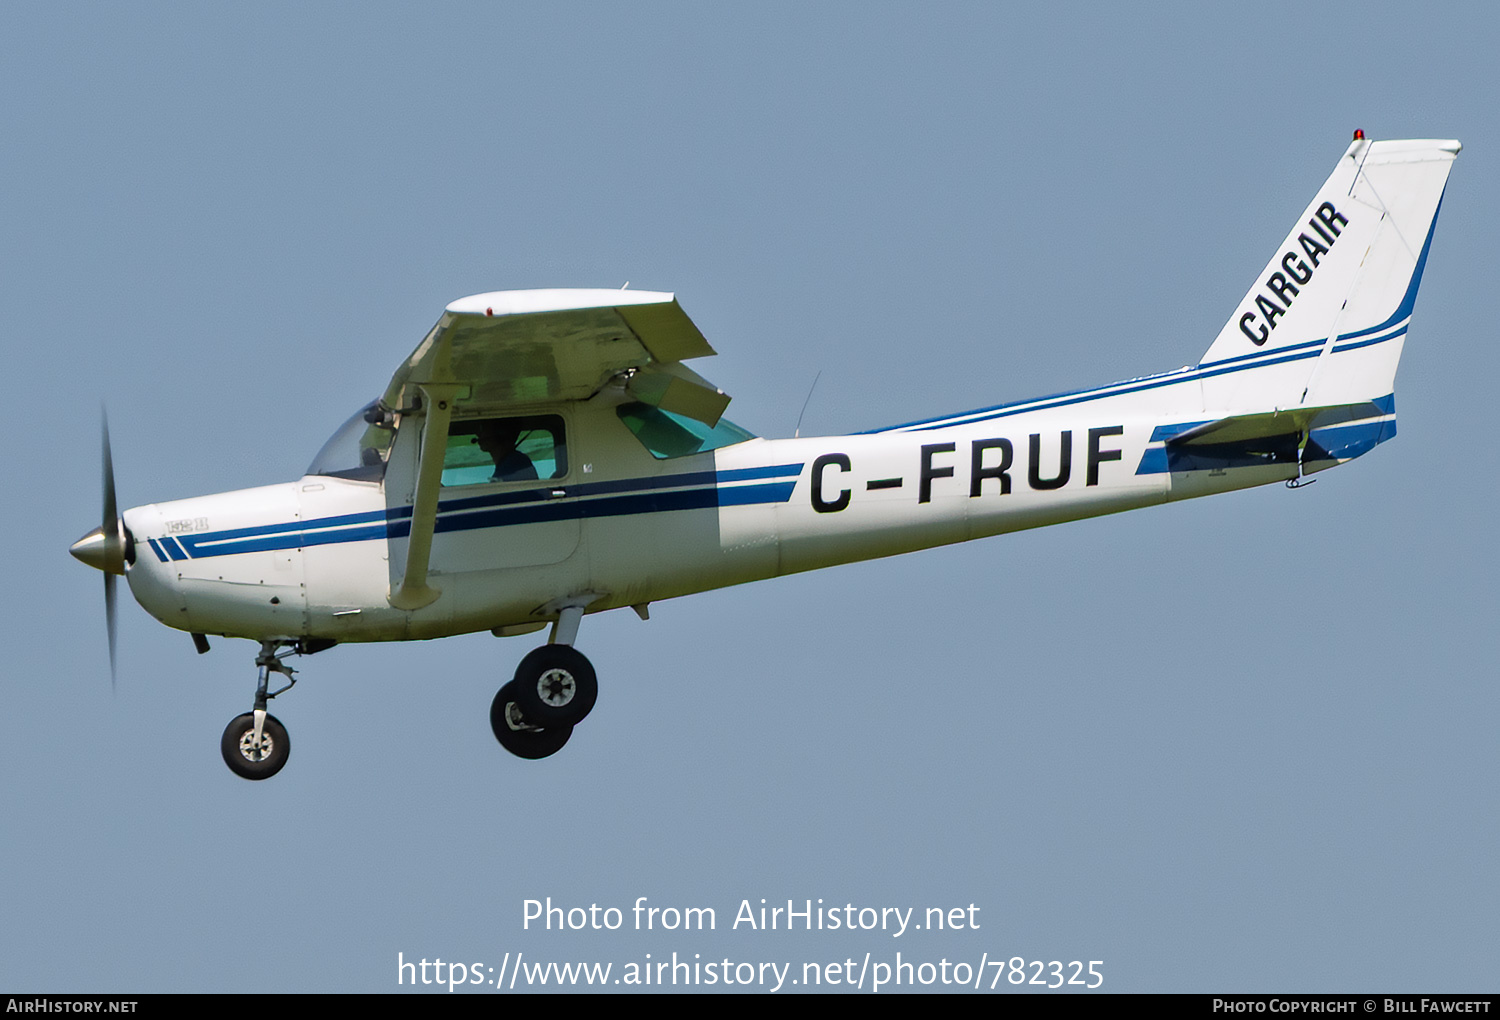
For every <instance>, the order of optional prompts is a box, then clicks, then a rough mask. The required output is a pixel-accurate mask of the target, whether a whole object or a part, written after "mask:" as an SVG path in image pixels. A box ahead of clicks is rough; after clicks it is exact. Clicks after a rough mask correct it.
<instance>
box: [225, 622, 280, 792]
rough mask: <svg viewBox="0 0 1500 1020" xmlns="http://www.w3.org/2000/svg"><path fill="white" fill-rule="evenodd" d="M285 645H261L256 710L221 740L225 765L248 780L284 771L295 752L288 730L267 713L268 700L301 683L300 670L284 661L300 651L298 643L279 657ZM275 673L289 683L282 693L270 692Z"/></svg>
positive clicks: (233, 725)
mask: <svg viewBox="0 0 1500 1020" xmlns="http://www.w3.org/2000/svg"><path fill="white" fill-rule="evenodd" d="M284 644H287V642H283V641H262V642H261V643H260V655H258V656H256V659H255V664H256V665H257V666H259V667H260V678H259V680H258V681H257V682H256V685H255V710H254V711H252V712H246V713H245V714H244V715H241V716H236V717H235V719H234V720H233V721H232V722H230V724H229V725H228V726H227V727H225V729H224V736H223V737H222V738H221V739H220V740H219V752H220V753H221V754H223V756H224V764H225V765H228V766H229V770H230V771H231V772H233V773H234V774H235V775H237V776H240V777H242V778H244V779H270V778H271V777H272V776H274V775H275V774H276V773H278V772H280V771H281V769H282V766H284V765H285V764H286V759H287V756H288V755H289V754H290V753H291V750H292V742H291V738H289V737H288V736H287V732H286V727H285V726H283V725H281V722H280V720H278V719H277V718H276V717H275V716H274V715H271V714H269V713H268V712H267V711H266V702H267V701H270V700H271V699H272V698H274V697H276V695H278V694H284V693H285V692H287V691H289V690H291V689H292V688H293V687H294V686H296V683H297V678H296V677H295V676H293V675H292V674H294V673H295V672H296V670H294V669H292V667H290V666H288V665H287V664H286V663H284V662H282V661H281V660H282V658H283V657H284V656H286V655H290V654H291V653H292V652H293V651H298V650H299V648H298V646H297V645H296V644H291V645H289V647H288V651H286V652H281V653H280V654H278V650H279V649H280V648H281V647H282V645H284ZM272 673H280V674H282V675H283V676H285V677H286V678H287V681H288V683H287V685H286V686H285V687H283V688H281V689H280V690H277V691H271V692H269V693H267V691H266V688H267V687H269V686H270V683H269V681H270V677H271V674H272Z"/></svg>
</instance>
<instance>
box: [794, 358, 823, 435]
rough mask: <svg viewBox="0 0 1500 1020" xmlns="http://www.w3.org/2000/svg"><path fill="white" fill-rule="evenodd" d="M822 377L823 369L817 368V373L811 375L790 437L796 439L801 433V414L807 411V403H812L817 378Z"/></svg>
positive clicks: (816, 386)
mask: <svg viewBox="0 0 1500 1020" xmlns="http://www.w3.org/2000/svg"><path fill="white" fill-rule="evenodd" d="M822 377H823V370H822V369H821V368H820V369H818V374H817V375H815V376H813V381H812V385H811V386H809V387H808V388H807V399H806V400H804V401H802V410H801V412H799V413H798V415H797V427H796V428H794V429H793V430H792V438H793V439H797V438H799V437H800V436H801V435H802V415H804V414H806V413H807V405H808V404H810V403H812V395H813V390H815V389H817V388H818V380H819V379H821V378H822Z"/></svg>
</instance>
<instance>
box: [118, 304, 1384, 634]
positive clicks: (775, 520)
mask: <svg viewBox="0 0 1500 1020" xmlns="http://www.w3.org/2000/svg"><path fill="white" fill-rule="evenodd" d="M1402 332H1403V333H1404V329H1403V330H1402ZM1401 342H1402V338H1401V335H1400V334H1393V335H1392V336H1391V337H1390V338H1389V340H1388V341H1386V343H1389V344H1390V345H1391V346H1397V345H1399V344H1400V343H1401ZM1382 346H1385V344H1381V345H1379V346H1376V347H1371V346H1365V347H1362V348H1360V349H1359V350H1350V351H1349V352H1348V353H1339V354H1334V355H1333V356H1334V357H1335V358H1338V359H1340V360H1341V362H1347V364H1346V365H1345V366H1344V367H1347V368H1350V369H1355V368H1357V365H1356V364H1355V362H1357V361H1359V360H1362V359H1363V358H1365V357H1374V356H1376V355H1377V354H1378V355H1379V356H1381V357H1382V358H1385V359H1388V358H1390V356H1391V355H1392V354H1393V353H1396V352H1393V351H1390V350H1388V349H1387V350H1385V351H1380V350H1379V347H1382ZM1317 354H1318V351H1317V350H1315V349H1314V350H1310V351H1309V352H1308V353H1307V359H1312V358H1315V357H1316V356H1317ZM1311 365H1312V361H1310V360H1306V359H1303V358H1288V357H1286V356H1281V357H1279V358H1276V359H1274V360H1273V359H1271V358H1270V357H1269V356H1268V357H1267V358H1263V359H1251V360H1249V361H1246V362H1245V363H1243V364H1235V365H1230V366H1228V367H1219V368H1215V367H1213V366H1199V367H1198V368H1194V369H1183V370H1181V371H1178V372H1174V373H1169V374H1167V375H1163V376H1155V377H1148V378H1145V379H1140V380H1133V381H1129V382H1125V383H1118V384H1115V385H1114V386H1109V387H1104V388H1101V389H1098V390H1092V391H1086V392H1082V393H1077V394H1065V395H1060V396H1057V397H1049V398H1044V399H1041V400H1035V401H1029V402H1026V403H1022V404H1014V405H1008V406H1003V407H997V408H990V409H987V410H983V411H975V412H970V413H968V414H965V415H958V416H955V417H953V418H949V419H941V420H937V421H934V422H931V423H915V424H912V425H907V426H898V427H896V428H894V429H888V430H884V431H878V432H873V433H867V434H862V435H852V436H837V437H819V438H806V439H781V440H765V439H754V440H750V441H748V442H743V443H739V444H737V445H733V446H728V447H724V448H722V449H719V450H716V451H713V452H709V453H700V454H693V455H689V456H685V457H677V458H673V459H668V460H658V459H656V458H654V457H653V456H652V455H651V454H650V453H649V452H647V450H646V449H645V447H644V446H642V445H641V443H640V442H638V441H637V440H636V437H635V436H634V435H632V434H631V432H630V431H629V430H628V429H627V428H626V427H625V426H624V425H623V424H622V423H621V422H620V420H619V419H618V418H617V416H616V414H615V408H616V406H617V405H618V404H619V403H620V402H621V401H622V400H624V399H626V397H625V396H624V394H623V393H621V392H619V391H617V390H614V389H606V390H605V391H604V392H602V393H600V394H599V395H597V396H596V397H595V398H594V399H592V400H589V401H586V402H573V403H568V404H560V405H555V406H539V407H537V408H535V409H532V410H534V411H535V412H537V413H542V412H545V413H548V414H556V415H560V416H562V417H563V418H564V419H565V421H566V422H567V427H568V430H569V435H570V437H571V438H570V442H571V443H572V444H573V445H572V446H571V448H570V454H569V469H568V473H567V475H566V476H565V477H562V478H558V479H553V480H550V481H547V482H537V481H527V482H495V483H491V484H485V485H470V486H464V487H462V488H455V489H444V490H443V493H442V498H441V502H440V504H439V516H438V522H437V527H436V533H435V536H434V540H433V546H432V555H431V561H430V569H429V583H430V584H431V585H432V587H434V588H436V589H438V590H439V591H440V592H441V593H442V594H441V596H440V597H438V598H437V599H436V601H434V602H433V603H432V604H431V605H428V606H425V607H423V608H420V609H415V610H404V609H396V608H393V607H392V606H391V605H390V602H389V601H388V598H389V595H390V593H391V591H392V590H394V588H395V587H396V586H398V585H399V583H400V579H401V576H402V573H403V571H404V569H405V556H406V545H407V534H408V533H409V530H410V520H411V507H412V501H413V492H414V486H415V479H416V474H417V460H418V456H419V449H420V446H421V443H420V430H421V425H422V419H421V418H420V417H417V418H411V419H407V420H405V421H404V422H403V423H402V424H401V425H400V427H398V429H397V432H396V438H395V441H394V444H393V445H392V448H391V453H390V457H389V462H388V467H387V469H386V472H385V476H384V478H383V480H381V481H350V480H346V479H342V478H338V477H331V476H321V475H308V476H305V477H303V478H302V479H300V480H299V481H297V482H293V483H288V484H284V485H275V486H268V487H264V488H257V489H246V490H241V491H238V492H228V493H221V494H218V495H213V496H204V497H199V498H195V499H186V500H178V501H175V502H171V503H162V504H153V505H148V506H142V507H137V508H135V509H133V510H130V511H128V512H127V513H126V515H125V522H126V524H127V526H128V527H129V529H130V531H131V533H132V534H133V536H134V538H135V541H136V545H135V562H134V563H133V565H132V567H131V569H130V571H129V579H130V585H131V589H132V591H133V593H134V594H135V597H136V598H137V600H138V601H140V603H141V604H142V605H143V606H144V607H145V608H146V609H147V610H148V611H149V612H150V613H151V614H152V615H153V616H155V617H156V618H157V619H159V620H161V621H162V622H163V623H166V624H168V625H169V626H172V627H176V628H178V629H181V630H186V631H193V632H198V633H203V634H222V635H227V636H236V637H247V638H255V639H259V640H267V639H286V640H291V639H296V638H314V639H331V640H336V641H391V640H402V639H408V638H433V637H441V636H445V635H450V634H460V633H466V632H472V631H479V630H489V629H499V628H512V629H516V628H521V627H524V626H525V625H527V624H540V623H542V622H544V621H546V620H548V619H551V618H553V617H555V615H556V610H557V606H558V605H559V604H560V603H561V602H562V601H566V600H574V601H580V602H586V603H587V606H588V611H589V612H597V611H601V610H605V609H612V608H617V607H621V606H633V605H641V604H644V603H649V602H653V601H656V600H659V599H666V598H673V597H676V596H679V595H686V594H689V593H692V592H697V591H704V590H708V589H711V588H718V587H723V586H726V585H731V584H739V583H742V582H745V581H753V580H757V579H760V578H767V577H774V576H777V575H780V574H788V573H794V572H797V571H802V570H810V569H813V568H817V567H826V566H832V565H834V564H838V563H847V562H852V561H856V560H864V559H870V558H874V557H880V556H889V555H892V554H895V553H901V552H908V551H911V550H915V549H922V548H927V547H930V546H936V545H943V544H947V543H951V542H961V541H965V540H968V539H972V538H980V537H984V536H987V535H996V534H1001V533H1004V532H1009V531H1017V530H1020V529H1024V528H1033V527H1038V526H1041V525H1046V524H1055V523H1059V522H1062V521H1069V520H1076V519H1079V518H1084V517H1093V516H1097V515H1100V514H1107V513H1114V512H1117V511H1121V510H1129V509H1133V508H1135V507H1141V506H1148V505H1152V504H1156V503H1162V502H1165V501H1167V500H1169V499H1181V498H1187V497H1191V496H1200V495H1207V494H1210V493H1214V492H1222V491H1226V490H1229V489H1236V488H1243V487H1245V486H1250V485H1259V484H1265V483H1268V482H1276V481H1281V480H1286V479H1290V478H1294V477H1296V476H1297V475H1298V474H1299V473H1304V472H1305V471H1307V470H1316V469H1320V468H1322V467H1328V466H1332V464H1333V463H1338V462H1340V461H1342V460H1347V459H1349V458H1350V457H1353V456H1357V455H1358V454H1359V453H1363V452H1365V450H1367V449H1369V448H1370V447H1372V446H1373V445H1375V443H1377V442H1380V441H1382V440H1383V439H1386V438H1389V437H1390V435H1393V434H1394V414H1393V409H1392V408H1391V407H1390V406H1389V404H1388V402H1387V403H1385V404H1382V405H1381V407H1380V411H1381V413H1380V414H1378V415H1374V416H1371V417H1367V418H1365V419H1364V420H1360V421H1356V422H1353V423H1349V422H1344V423H1341V424H1340V425H1339V426H1338V427H1336V428H1330V429H1326V430H1323V432H1324V433H1326V434H1323V435H1320V434H1319V432H1318V431H1316V430H1315V431H1314V432H1313V433H1312V438H1313V439H1315V440H1319V441H1320V445H1321V447H1322V448H1323V449H1328V450H1336V451H1341V452H1339V453H1338V455H1337V456H1336V457H1333V458H1331V459H1328V460H1326V461H1325V462H1322V463H1319V464H1318V465H1316V467H1312V466H1309V465H1307V464H1301V465H1299V463H1298V462H1297V458H1296V456H1295V451H1294V455H1293V457H1292V459H1291V460H1290V461H1288V460H1287V459H1285V458H1280V459H1268V458H1266V457H1265V456H1263V455H1261V456H1236V453H1235V451H1234V450H1232V449H1229V450H1213V451H1209V453H1211V454H1213V456H1198V457H1196V458H1186V459H1184V458H1183V457H1181V456H1178V455H1177V454H1176V453H1174V454H1173V455H1172V458H1170V459H1169V456H1168V453H1167V450H1166V449H1165V448H1164V446H1163V440H1164V439H1166V438H1168V437H1170V436H1171V435H1172V434H1173V433H1174V432H1180V431H1182V430H1183V429H1185V428H1188V427H1191V426H1193V425H1195V424H1198V423H1200V422H1203V421H1205V420H1206V419H1208V418H1213V417H1217V416H1218V414H1220V413H1222V411H1221V410H1220V409H1221V408H1223V407H1225V406H1229V407H1231V408H1232V409H1233V410H1236V411H1239V410H1245V411H1249V410H1263V411H1272V410H1273V408H1270V407H1265V408H1248V407H1247V408H1243V409H1240V408H1233V403H1234V392H1235V389H1234V388H1235V386H1236V385H1237V382H1236V377H1237V376H1240V375H1242V374H1248V373H1250V372H1254V373H1255V374H1256V376H1257V382H1258V383H1260V384H1261V385H1259V386H1257V389H1264V388H1265V385H1264V384H1265V383H1266V382H1267V378H1266V377H1267V376H1268V375H1279V374H1283V373H1284V374H1285V375H1286V377H1287V379H1286V382H1287V385H1286V386H1285V387H1281V386H1280V385H1279V384H1278V385H1277V387H1276V388H1286V389H1292V388H1295V386H1296V385H1297V380H1298V379H1300V378H1305V377H1306V375H1307V373H1308V371H1309V369H1310V367H1311ZM1353 374H1354V375H1355V376H1357V375H1358V373H1357V372H1354V373H1353ZM1272 381H1274V380H1272ZM1351 399H1352V395H1351ZM1364 399H1369V397H1368V396H1366V397H1365V398H1364ZM1205 405H1208V406H1210V407H1214V408H1215V413H1213V414H1209V413H1206V412H1205V410H1204V408H1205ZM460 413H461V412H460ZM1215 458H1217V459H1215Z"/></svg>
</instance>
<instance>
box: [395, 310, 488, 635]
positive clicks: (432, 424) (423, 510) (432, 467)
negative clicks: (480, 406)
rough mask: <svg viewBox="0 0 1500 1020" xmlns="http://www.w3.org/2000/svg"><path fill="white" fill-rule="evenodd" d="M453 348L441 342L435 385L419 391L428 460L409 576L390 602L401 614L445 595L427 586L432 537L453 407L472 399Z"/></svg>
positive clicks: (420, 476)
mask: <svg viewBox="0 0 1500 1020" xmlns="http://www.w3.org/2000/svg"><path fill="white" fill-rule="evenodd" d="M450 346H451V345H450V343H449V341H448V338H447V337H443V338H442V339H440V340H439V341H438V349H437V351H436V352H434V353H435V355H436V356H435V357H434V358H433V361H432V372H431V375H432V379H431V381H429V382H418V383H416V384H415V385H416V386H418V387H419V388H420V389H421V390H422V404H423V414H424V415H425V416H426V418H427V421H426V424H425V426H424V428H423V429H422V459H421V461H420V463H419V466H418V468H417V493H416V499H414V500H413V501H412V508H411V538H410V539H409V540H408V541H407V545H406V573H405V575H404V576H403V577H402V578H401V587H399V588H397V589H396V590H395V591H393V592H391V594H390V596H389V598H388V599H387V601H389V602H390V604H391V605H392V606H393V607H395V608H396V609H421V608H422V607H423V606H429V605H431V604H432V603H434V602H436V601H437V598H438V596H439V595H441V594H442V591H441V590H439V589H437V588H430V587H428V586H427V565H428V561H429V559H430V558H431V556H432V532H433V528H434V527H435V526H436V524H437V511H438V495H439V493H440V492H441V491H442V483H443V456H444V453H445V452H446V450H447V448H448V422H449V421H450V420H451V419H452V417H453V401H454V400H456V399H458V398H459V397H462V396H466V395H467V394H468V391H469V387H468V386H464V385H461V384H459V383H455V382H453V381H452V380H453V375H452V372H451V371H450V369H449V353H450Z"/></svg>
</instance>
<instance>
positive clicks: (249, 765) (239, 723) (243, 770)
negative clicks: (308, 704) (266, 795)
mask: <svg viewBox="0 0 1500 1020" xmlns="http://www.w3.org/2000/svg"><path fill="white" fill-rule="evenodd" d="M219 750H220V752H222V753H223V755H224V764H225V765H228V766H229V771H231V772H233V773H234V774H235V775H237V776H243V777H244V778H245V779H270V778H271V777H272V776H274V775H275V774H276V773H278V772H280V771H281V767H282V766H283V765H285V764H286V758H287V755H289V754H290V753H291V751H292V742H291V739H290V738H289V737H287V735H286V727H285V726H283V725H281V723H280V722H279V721H278V720H277V718H276V717H275V716H274V715H267V716H266V722H265V725H263V726H262V727H261V730H260V746H259V747H256V746H255V714H254V713H252V712H246V713H245V714H244V715H241V716H236V717H235V720H234V721H233V722H231V723H230V724H229V725H228V726H226V727H225V728H224V736H223V739H221V740H220V741H219Z"/></svg>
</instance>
